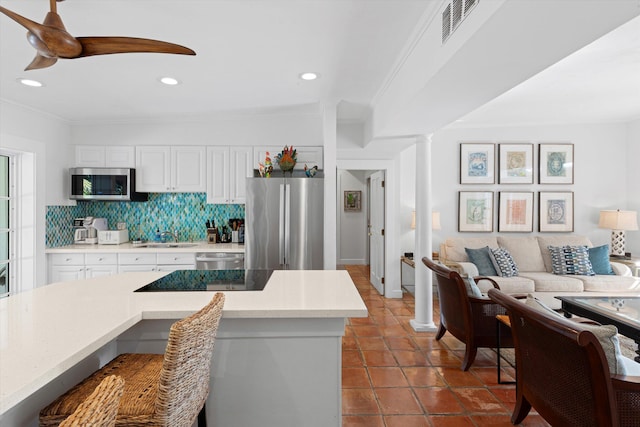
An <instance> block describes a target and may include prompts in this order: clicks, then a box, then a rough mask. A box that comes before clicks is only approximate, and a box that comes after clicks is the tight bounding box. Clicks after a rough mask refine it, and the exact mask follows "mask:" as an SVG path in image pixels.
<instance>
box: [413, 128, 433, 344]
mask: <svg viewBox="0 0 640 427" xmlns="http://www.w3.org/2000/svg"><path fill="white" fill-rule="evenodd" d="M431 136H432V135H431V134H429V136H428V137H427V136H424V135H420V136H417V137H416V240H415V249H414V251H413V259H414V261H415V264H416V289H415V298H416V309H415V318H414V319H411V322H410V323H411V326H412V327H413V329H414V330H416V331H423V332H427V331H429V332H430V331H435V330H436V325H435V323H433V283H432V275H431V270H429V269H428V268H427V267H426V266H425V265H424V264H423V263H422V257H425V256H426V257H429V258H431V252H432V246H433V245H432V224H431V222H432V218H431V211H432V206H431V205H432V203H431Z"/></svg>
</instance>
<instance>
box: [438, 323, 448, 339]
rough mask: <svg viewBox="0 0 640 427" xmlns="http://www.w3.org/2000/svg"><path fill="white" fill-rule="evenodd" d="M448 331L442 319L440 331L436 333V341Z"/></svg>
mask: <svg viewBox="0 0 640 427" xmlns="http://www.w3.org/2000/svg"><path fill="white" fill-rule="evenodd" d="M446 333H447V328H445V327H444V325H443V324H442V320H440V327H438V333H437V334H436V341H438V340H440V338H442V337H443V336H444V334H446Z"/></svg>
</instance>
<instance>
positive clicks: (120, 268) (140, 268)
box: [118, 264, 157, 273]
mask: <svg viewBox="0 0 640 427" xmlns="http://www.w3.org/2000/svg"><path fill="white" fill-rule="evenodd" d="M131 271H157V266H156V265H155V264H153V265H152V264H146V265H145V264H141V265H119V266H118V273H129V272H131Z"/></svg>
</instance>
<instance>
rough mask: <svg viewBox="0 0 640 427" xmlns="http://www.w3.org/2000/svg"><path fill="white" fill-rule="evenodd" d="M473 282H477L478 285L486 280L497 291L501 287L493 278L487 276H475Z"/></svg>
mask: <svg viewBox="0 0 640 427" xmlns="http://www.w3.org/2000/svg"><path fill="white" fill-rule="evenodd" d="M473 280H475V281H476V283H478V282H479V281H481V280H486V281H488V282H489V283H491V285H492V286H493V287H494V288H495V289H498V290H499V289H500V285H498V282H496V281H495V280H493V279H492V278H491V277H487V276H475V277H474V278H473Z"/></svg>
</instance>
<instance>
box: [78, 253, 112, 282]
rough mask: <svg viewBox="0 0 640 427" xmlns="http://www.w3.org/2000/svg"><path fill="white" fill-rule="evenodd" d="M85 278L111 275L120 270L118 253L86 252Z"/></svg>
mask: <svg viewBox="0 0 640 427" xmlns="http://www.w3.org/2000/svg"><path fill="white" fill-rule="evenodd" d="M84 262H85V278H90V277H101V276H111V275H112V274H116V273H117V272H118V255H117V254H85V260H84Z"/></svg>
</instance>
